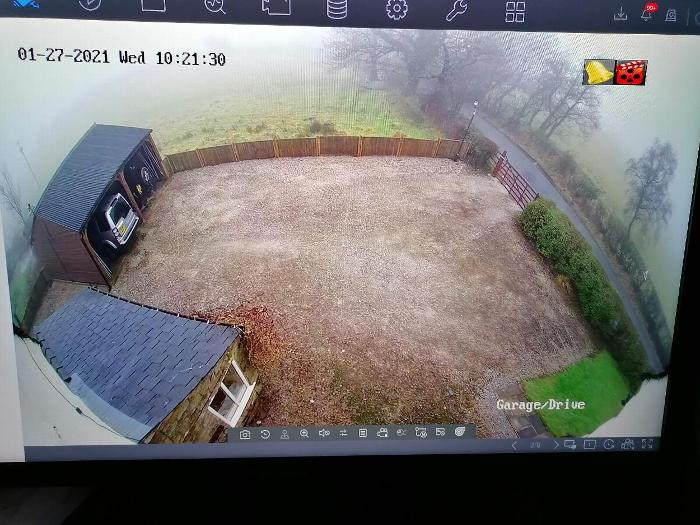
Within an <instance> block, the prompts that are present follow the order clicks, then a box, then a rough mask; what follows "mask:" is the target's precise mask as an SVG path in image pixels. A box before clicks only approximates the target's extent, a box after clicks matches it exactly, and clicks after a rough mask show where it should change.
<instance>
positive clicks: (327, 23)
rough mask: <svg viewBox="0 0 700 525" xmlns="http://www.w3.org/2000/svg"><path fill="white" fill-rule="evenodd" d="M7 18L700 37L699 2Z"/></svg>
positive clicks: (468, 2)
mask: <svg viewBox="0 0 700 525" xmlns="http://www.w3.org/2000/svg"><path fill="white" fill-rule="evenodd" d="M0 17H16V18H63V19H85V20H124V21H137V22H188V23H200V24H259V25H293V26H321V27H373V28H390V29H471V30H478V31H541V32H574V33H621V34H624V33H633V34H675V35H682V34H700V2H698V0H673V1H671V2H665V1H663V0H659V1H647V0H586V1H574V0H570V1H567V2H563V1H562V0H248V1H240V0H63V1H57V0H0Z"/></svg>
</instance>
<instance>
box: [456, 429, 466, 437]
mask: <svg viewBox="0 0 700 525" xmlns="http://www.w3.org/2000/svg"><path fill="white" fill-rule="evenodd" d="M466 431H467V427H457V428H455V436H457V437H458V438H461V437H462V436H463V435H464V433H465V432H466Z"/></svg>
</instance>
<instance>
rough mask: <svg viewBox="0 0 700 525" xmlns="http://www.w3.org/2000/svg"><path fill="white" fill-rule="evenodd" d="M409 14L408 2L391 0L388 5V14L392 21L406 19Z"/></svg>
mask: <svg viewBox="0 0 700 525" xmlns="http://www.w3.org/2000/svg"><path fill="white" fill-rule="evenodd" d="M407 13H408V2H407V1H406V0H389V1H388V2H387V3H386V14H387V16H388V17H389V18H391V19H392V20H401V19H403V18H406V14H407Z"/></svg>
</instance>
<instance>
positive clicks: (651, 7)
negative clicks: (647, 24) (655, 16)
mask: <svg viewBox="0 0 700 525" xmlns="http://www.w3.org/2000/svg"><path fill="white" fill-rule="evenodd" d="M644 10H645V11H646V12H647V13H656V12H657V11H658V10H659V4H657V3H656V2H647V3H646V4H644Z"/></svg>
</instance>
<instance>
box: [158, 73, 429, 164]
mask: <svg viewBox="0 0 700 525" xmlns="http://www.w3.org/2000/svg"><path fill="white" fill-rule="evenodd" d="M328 76H329V77H331V78H332V79H333V80H334V81H335V82H333V83H331V85H323V84H321V85H315V84H312V85H311V86H309V85H308V84H305V83H303V82H290V79H289V77H286V78H285V80H286V82H273V83H269V84H266V85H264V86H262V87H260V86H257V88H256V86H251V85H248V82H245V81H243V80H241V81H239V83H238V85H235V86H230V87H229V88H228V89H216V90H212V92H210V93H208V94H207V96H206V97H204V96H200V97H194V98H191V99H189V100H182V99H181V100H178V101H177V103H176V104H175V103H174V104H172V105H171V106H170V108H169V109H168V111H159V112H158V113H157V114H154V115H153V118H151V119H150V122H151V123H152V127H153V129H154V138H155V140H156V142H157V143H158V146H159V148H160V149H161V153H163V154H170V153H177V152H181V151H188V150H192V149H195V148H201V147H206V146H217V145H222V144H227V143H230V142H232V141H235V142H244V141H250V140H265V139H271V138H295V137H312V136H317V135H363V136H383V137H393V136H398V135H400V134H403V135H406V136H409V137H415V138H430V139H432V138H438V137H440V136H441V135H442V134H441V133H440V131H439V130H438V129H437V128H435V126H433V125H432V124H431V123H429V122H428V121H427V119H426V118H425V117H424V116H423V115H422V114H421V113H420V112H419V111H418V110H417V109H416V102H415V101H414V100H411V99H404V98H402V97H399V96H397V95H393V94H391V93H389V92H388V91H383V90H368V89H365V88H364V87H362V86H360V85H357V84H354V83H353V82H352V81H351V79H348V78H346V77H345V76H344V75H341V74H334V75H331V74H329V75H328ZM325 80H326V82H328V78H326V79H325Z"/></svg>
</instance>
